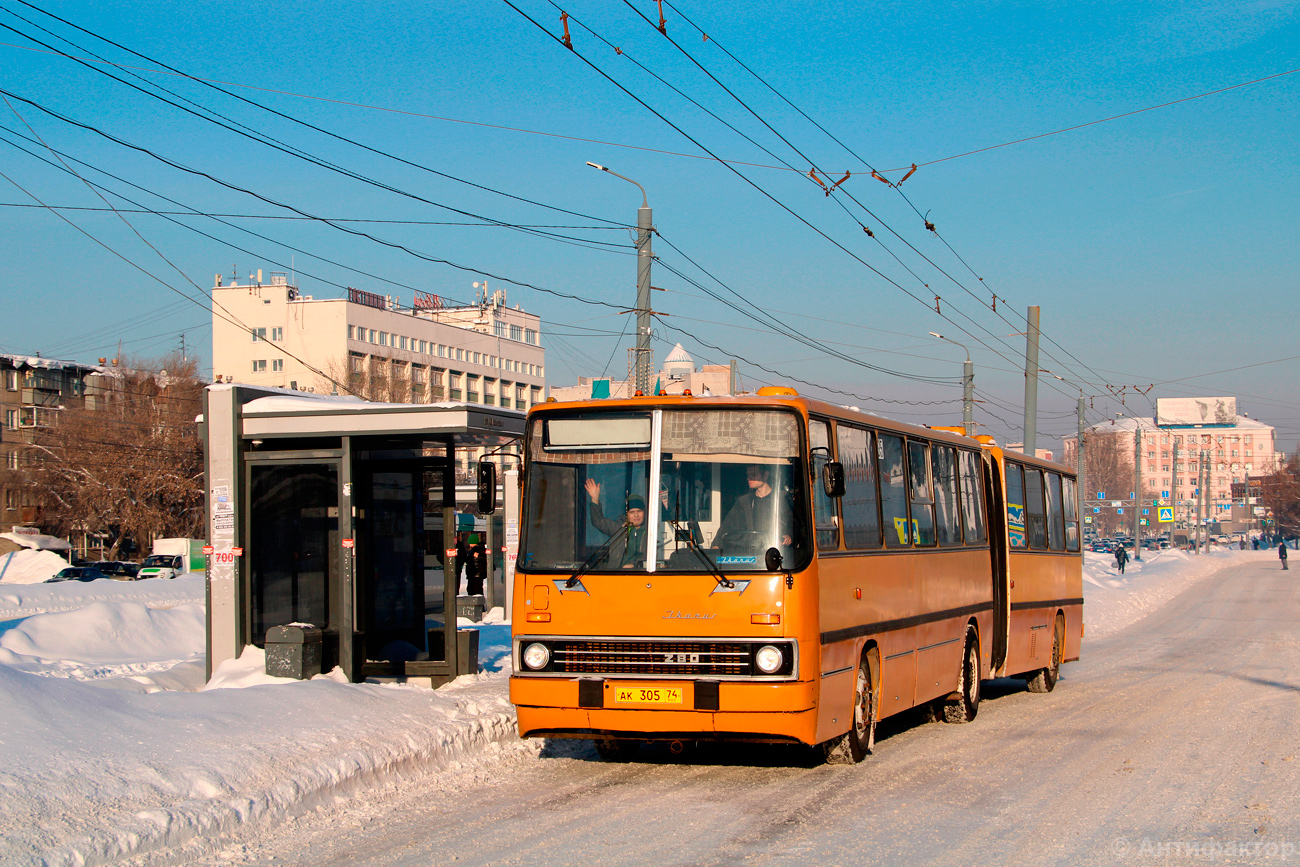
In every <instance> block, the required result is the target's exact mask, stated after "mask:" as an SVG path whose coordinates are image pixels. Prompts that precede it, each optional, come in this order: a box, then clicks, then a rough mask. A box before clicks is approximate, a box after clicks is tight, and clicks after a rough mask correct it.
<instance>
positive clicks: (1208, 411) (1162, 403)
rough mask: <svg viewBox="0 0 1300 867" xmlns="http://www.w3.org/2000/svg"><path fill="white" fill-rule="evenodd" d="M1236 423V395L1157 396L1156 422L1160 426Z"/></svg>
mask: <svg viewBox="0 0 1300 867" xmlns="http://www.w3.org/2000/svg"><path fill="white" fill-rule="evenodd" d="M1236 423H1237V399H1236V398H1235V397H1158V398H1156V424H1157V425H1159V426H1160V427H1186V426H1191V425H1233V424H1236Z"/></svg>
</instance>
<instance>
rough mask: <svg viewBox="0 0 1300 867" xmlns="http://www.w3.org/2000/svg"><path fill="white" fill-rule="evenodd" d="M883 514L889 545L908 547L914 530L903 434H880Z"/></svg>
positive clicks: (881, 502)
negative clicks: (909, 518) (910, 521)
mask: <svg viewBox="0 0 1300 867" xmlns="http://www.w3.org/2000/svg"><path fill="white" fill-rule="evenodd" d="M879 437H880V438H879V440H878V442H879V447H878V449H877V454H878V455H879V457H880V518H881V523H882V524H883V525H884V530H885V547H887V548H907V547H911V544H912V533H911V531H910V530H909V528H908V524H907V475H906V473H905V472H904V470H903V438H902V437H900V436H895V435H893V434H884V433H882V434H879Z"/></svg>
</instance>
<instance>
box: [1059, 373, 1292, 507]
mask: <svg viewBox="0 0 1300 867" xmlns="http://www.w3.org/2000/svg"><path fill="white" fill-rule="evenodd" d="M1139 433H1140V436H1141V447H1140V451H1139V455H1140V460H1139V467H1138V474H1139V477H1140V489H1141V490H1140V493H1139V495H1138V499H1139V500H1142V501H1143V502H1146V503H1150V502H1152V501H1154V500H1157V499H1160V500H1163V501H1165V503H1166V504H1170V505H1173V506H1174V507H1175V514H1176V517H1177V520H1178V521H1179V522H1184V521H1191V520H1193V516H1194V513H1195V511H1196V503H1197V489H1198V488H1199V482H1198V479H1199V478H1200V474H1201V471H1202V468H1203V466H1204V467H1205V468H1208V470H1209V485H1208V486H1207V488H1206V495H1207V497H1208V500H1207V502H1208V504H1209V506H1210V508H1208V509H1207V514H1208V516H1209V520H1211V521H1217V520H1220V519H1223V520H1227V517H1228V515H1229V514H1230V513H1231V510H1232V501H1233V500H1232V493H1233V484H1234V483H1237V484H1238V485H1239V488H1238V490H1240V485H1241V483H1244V482H1245V481H1246V479H1247V478H1248V477H1249V476H1262V475H1267V474H1269V473H1272V472H1274V471H1275V470H1276V469H1277V468H1278V467H1279V466H1280V465H1281V462H1282V455H1281V454H1280V453H1279V452H1278V450H1277V436H1276V430H1275V429H1274V428H1273V427H1272V426H1271V425H1267V424H1264V423H1263V422H1260V421H1256V420H1255V419H1252V418H1249V417H1248V416H1246V415H1245V414H1244V413H1243V414H1240V415H1239V414H1238V413H1237V407H1236V398H1221V397H1220V398H1172V399H1171V398H1160V399H1157V401H1156V415H1155V417H1154V418H1134V417H1122V418H1115V419H1111V420H1109V421H1104V422H1101V423H1099V424H1095V425H1092V426H1091V427H1088V428H1086V429H1085V431H1084V444H1085V450H1084V455H1085V458H1086V456H1087V448H1086V446H1087V442H1088V438H1089V436H1090V435H1094V434H1095V435H1102V434H1116V435H1118V437H1119V448H1120V451H1121V453H1122V454H1123V455H1125V456H1126V457H1127V458H1128V459H1129V460H1130V461H1132V458H1133V455H1134V440H1135V438H1137V437H1138V436H1139ZM1064 451H1065V460H1064V463H1066V464H1069V465H1071V466H1073V465H1074V463H1075V461H1076V456H1077V454H1078V437H1077V436H1074V437H1066V438H1065V439H1064ZM1129 492H1130V491H1129V490H1125V491H1123V492H1120V493H1119V496H1113V495H1108V496H1107V500H1110V499H1112V498H1113V499H1118V500H1126V499H1127V498H1128V494H1129ZM1095 496H1096V492H1093V491H1092V488H1089V489H1088V493H1086V494H1085V499H1090V498H1093V497H1095ZM1242 505H1244V504H1242Z"/></svg>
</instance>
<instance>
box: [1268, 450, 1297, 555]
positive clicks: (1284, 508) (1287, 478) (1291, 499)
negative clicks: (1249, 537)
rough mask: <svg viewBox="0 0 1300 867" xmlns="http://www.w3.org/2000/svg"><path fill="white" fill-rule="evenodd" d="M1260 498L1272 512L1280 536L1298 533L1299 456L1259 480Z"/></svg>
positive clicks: (1293, 457) (1292, 457) (1274, 524)
mask: <svg viewBox="0 0 1300 867" xmlns="http://www.w3.org/2000/svg"><path fill="white" fill-rule="evenodd" d="M1260 487H1261V489H1262V490H1261V500H1262V501H1263V504H1264V506H1265V507H1266V508H1268V509H1270V510H1272V512H1273V526H1274V527H1275V528H1276V532H1277V533H1278V534H1280V535H1282V536H1295V535H1297V534H1300V457H1298V456H1296V455H1292V456H1291V459H1290V460H1289V461H1287V463H1286V466H1284V467H1282V468H1281V469H1279V470H1277V471H1276V472H1273V473H1270V474H1269V475H1267V476H1264V478H1263V479H1262V480H1261V485H1260Z"/></svg>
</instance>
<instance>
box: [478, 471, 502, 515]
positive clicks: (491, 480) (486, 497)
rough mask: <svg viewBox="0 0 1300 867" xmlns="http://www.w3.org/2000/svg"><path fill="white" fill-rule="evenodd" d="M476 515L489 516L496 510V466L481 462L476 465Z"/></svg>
mask: <svg viewBox="0 0 1300 867" xmlns="http://www.w3.org/2000/svg"><path fill="white" fill-rule="evenodd" d="M477 494H478V503H477V504H476V505H477V506H478V513H479V514H480V515H491V514H492V513H493V512H495V511H496V510H497V465H496V464H494V463H490V462H488V461H483V462H482V463H480V464H479V465H478V491H477Z"/></svg>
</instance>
